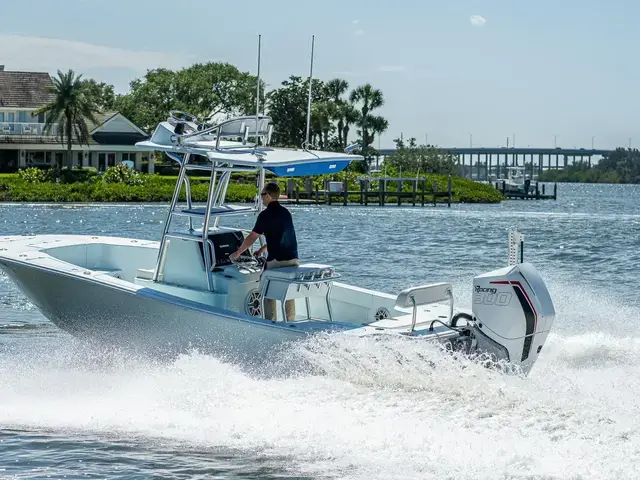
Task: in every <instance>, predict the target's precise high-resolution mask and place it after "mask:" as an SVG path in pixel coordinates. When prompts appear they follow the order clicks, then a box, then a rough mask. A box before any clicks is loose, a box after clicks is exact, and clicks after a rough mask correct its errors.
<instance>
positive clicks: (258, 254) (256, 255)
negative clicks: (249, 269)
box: [253, 245, 267, 257]
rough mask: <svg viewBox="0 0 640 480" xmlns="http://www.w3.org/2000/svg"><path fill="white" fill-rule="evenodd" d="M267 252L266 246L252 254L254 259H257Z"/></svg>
mask: <svg viewBox="0 0 640 480" xmlns="http://www.w3.org/2000/svg"><path fill="white" fill-rule="evenodd" d="M266 250H267V246H266V245H264V246H262V247H260V248H259V249H258V250H256V251H255V252H254V254H253V256H254V257H259V256H260V255H262V254H263V253H264V252H265V251H266Z"/></svg>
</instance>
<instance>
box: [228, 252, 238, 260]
mask: <svg viewBox="0 0 640 480" xmlns="http://www.w3.org/2000/svg"><path fill="white" fill-rule="evenodd" d="M239 256H240V253H239V252H238V251H237V250H236V251H235V252H233V253H232V254H231V255H229V260H231V261H232V262H235V261H236V260H237V259H238V257H239Z"/></svg>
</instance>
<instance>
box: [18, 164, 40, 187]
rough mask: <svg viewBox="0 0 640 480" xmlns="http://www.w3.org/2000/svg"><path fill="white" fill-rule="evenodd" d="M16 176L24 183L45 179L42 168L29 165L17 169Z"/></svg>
mask: <svg viewBox="0 0 640 480" xmlns="http://www.w3.org/2000/svg"><path fill="white" fill-rule="evenodd" d="M18 176H19V177H20V179H21V180H22V181H24V182H26V183H42V182H44V181H46V174H45V172H44V170H40V169H39V168H34V167H30V168H27V169H25V170H22V169H20V170H18Z"/></svg>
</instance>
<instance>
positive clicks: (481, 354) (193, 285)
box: [0, 44, 555, 375]
mask: <svg viewBox="0 0 640 480" xmlns="http://www.w3.org/2000/svg"><path fill="white" fill-rule="evenodd" d="M311 52H312V53H311V57H312V60H311V72H310V75H309V79H310V80H311V78H312V72H313V44H312V50H311ZM259 78H260V44H259V46H258V79H259ZM257 84H258V92H257V95H256V99H257V100H256V114H255V116H253V115H245V116H227V115H225V116H216V117H212V116H210V117H208V118H203V119H198V118H197V117H196V116H194V115H192V114H189V113H186V112H182V111H178V110H173V111H171V112H169V115H168V118H167V119H166V120H165V121H162V122H160V123H159V124H158V125H157V127H156V128H155V130H154V132H153V134H152V135H151V137H150V138H149V139H148V140H145V141H142V142H138V143H137V144H136V146H137V147H139V148H142V149H145V150H147V151H148V150H153V151H162V152H165V154H166V155H167V156H168V157H169V158H171V159H172V160H174V161H175V162H177V164H178V165H179V167H180V170H179V174H178V178H177V181H176V185H175V189H174V193H173V197H172V200H171V202H170V205H169V209H168V213H167V217H166V220H165V223H164V228H163V232H162V236H161V238H160V239H159V240H154V241H151V240H143V239H139V238H126V237H112V236H103V235H50V234H42V235H27V236H5V237H0V267H1V268H2V269H3V270H4V271H5V272H6V273H7V275H8V276H9V277H11V278H12V279H13V280H14V281H15V282H16V284H17V285H18V287H19V288H20V289H21V290H22V291H23V292H24V293H25V294H26V295H27V297H28V298H29V299H30V300H31V302H32V303H33V304H34V305H35V306H36V307H37V308H38V309H39V310H40V311H41V312H42V314H43V315H44V316H45V317H46V318H48V319H49V320H50V321H51V322H53V323H54V324H55V325H57V326H58V327H59V328H61V329H62V330H64V331H66V332H69V333H70V334H72V335H74V336H76V337H78V338H80V339H83V340H86V341H88V342H92V343H95V342H97V343H99V344H104V345H114V346H117V347H118V348H126V349H132V350H133V351H135V352H145V353H146V352H149V353H151V354H161V355H163V354H166V353H169V354H174V353H179V352H188V351H193V350H194V349H195V350H198V351H201V352H211V353H214V354H216V355H217V356H220V357H223V358H225V359H228V360H229V361H233V362H239V363H249V364H255V362H256V361H257V362H262V363H264V362H265V361H266V359H267V358H277V357H278V355H279V352H281V351H282V348H283V347H286V346H287V345H291V344H293V343H295V342H300V341H304V340H305V339H309V338H312V337H313V336H318V335H329V336H332V335H333V336H338V337H342V338H358V339H364V340H365V341H366V340H368V339H371V341H380V340H384V339H400V340H403V341H405V340H406V341H408V342H414V341H424V342H425V345H426V344H427V343H429V344H436V345H439V346H442V347H443V348H445V349H446V350H447V351H449V352H461V353H462V354H464V355H465V356H466V357H468V358H476V359H480V360H481V361H482V362H483V364H484V365H491V366H496V367H499V368H500V369H502V370H503V371H504V369H505V368H506V370H508V371H517V372H520V373H522V374H524V375H527V374H528V373H529V372H530V370H531V368H532V367H533V365H534V363H535V362H536V360H537V358H538V356H539V354H540V352H541V350H542V347H543V345H544V343H545V341H546V339H547V336H548V333H549V331H550V329H551V327H552V325H553V322H554V320H555V310H554V306H553V302H552V299H551V296H550V295H549V292H548V290H547V287H546V285H545V282H544V280H543V278H542V276H541V275H540V274H539V272H538V271H537V270H536V268H535V267H534V266H533V264H531V263H528V262H524V257H523V255H522V252H523V246H524V236H523V235H522V234H521V233H520V232H518V231H517V230H515V229H512V230H510V231H509V237H508V258H507V264H506V265H505V266H504V267H502V268H499V269H496V270H493V271H489V272H486V273H483V274H480V275H477V276H476V277H474V278H473V282H472V285H470V288H471V289H472V295H473V302H472V308H471V309H462V308H458V307H457V306H456V305H454V295H453V285H452V284H451V283H450V282H446V281H445V282H438V283H430V284H424V285H417V286H409V287H408V288H406V289H404V290H402V291H400V292H398V293H396V294H389V293H386V292H380V291H374V290H371V289H367V288H363V287H362V286H358V285H351V284H348V283H346V282H342V281H340V279H341V272H339V271H337V270H336V269H335V268H334V267H333V266H332V265H327V264H317V263H305V262H304V258H305V257H308V256H310V255H309V254H308V253H305V252H302V253H303V254H302V259H301V260H302V263H301V264H300V265H298V266H295V267H285V268H277V269H265V268H264V263H265V262H264V260H263V259H260V258H256V257H255V256H254V255H253V252H251V251H246V252H244V253H243V255H241V256H240V257H239V258H238V259H236V260H235V261H232V259H231V258H230V255H231V253H233V252H235V251H236V250H237V249H238V247H239V246H240V245H241V244H242V242H243V241H244V239H245V238H246V236H247V235H248V234H249V233H251V232H250V231H248V230H246V229H242V228H235V227H232V226H223V225H221V220H222V219H227V218H228V219H233V218H234V217H236V218H237V217H238V216H247V215H258V214H259V213H260V212H261V211H262V209H263V205H262V202H261V198H260V196H259V195H256V197H255V199H254V202H253V204H251V205H237V204H231V203H228V202H226V201H225V199H226V194H227V188H228V186H229V183H230V182H231V175H232V174H233V173H236V172H245V173H252V174H255V176H256V187H257V192H260V191H262V188H263V187H264V186H265V181H266V175H267V172H269V174H270V175H274V176H276V177H288V178H291V177H303V176H313V175H322V174H336V173H339V172H341V171H343V170H344V169H345V168H346V167H347V166H348V165H349V164H350V163H351V162H353V161H362V160H364V158H363V157H362V156H361V155H358V154H356V153H355V152H356V151H357V150H358V146H357V145H351V146H349V147H347V148H346V149H345V150H344V151H343V152H329V151H321V150H317V149H314V148H312V146H311V145H310V143H309V125H310V116H311V81H310V82H309V85H310V88H309V98H308V108H307V130H306V140H305V142H304V143H303V144H302V146H301V148H276V147H272V146H271V138H272V135H273V131H274V130H273V129H274V125H273V121H272V119H271V118H270V117H269V116H267V115H265V114H260V108H259V99H260V95H259V93H260V90H259V89H260V82H259V81H258V82H257ZM194 171H205V172H206V173H205V175H208V180H209V186H208V194H207V201H206V204H205V205H196V204H194V202H193V201H192V198H191V185H190V173H193V172H194ZM201 178H202V177H201ZM183 187H184V192H185V201H184V202H180V201H179V200H180V198H181V191H182V189H183ZM225 223H226V220H225ZM259 243H260V246H263V245H265V243H266V240H265V238H264V236H261V237H260V241H259ZM400 268H402V266H400ZM266 301H270V302H274V301H275V302H276V305H278V304H279V305H280V307H279V308H276V309H275V312H276V315H275V317H276V318H275V319H267V318H265V317H264V315H263V312H265V302H266ZM287 301H293V302H294V304H295V310H296V315H295V318H287V315H286V308H285V302H287ZM425 348H427V347H426V346H425Z"/></svg>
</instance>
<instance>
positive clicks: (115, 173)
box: [102, 163, 143, 185]
mask: <svg viewBox="0 0 640 480" xmlns="http://www.w3.org/2000/svg"><path fill="white" fill-rule="evenodd" d="M102 178H103V180H104V182H105V183H124V184H125V185H142V184H143V180H142V176H141V175H140V174H139V173H138V172H136V171H135V170H132V169H131V168H129V167H127V166H126V165H125V164H124V163H119V164H118V165H116V166H114V167H109V168H107V171H106V172H104V176H103V177H102Z"/></svg>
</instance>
